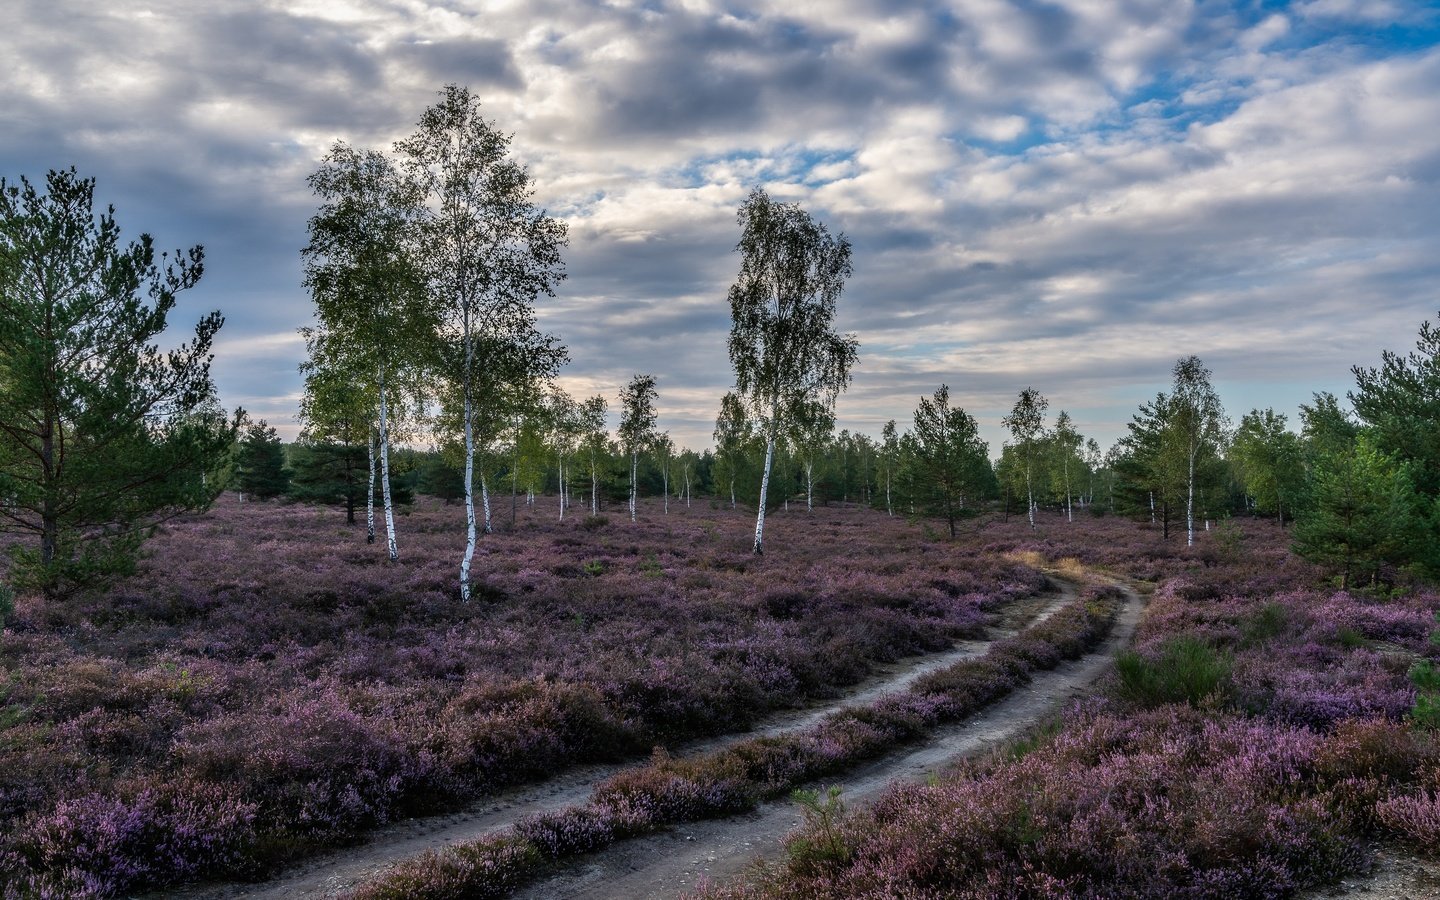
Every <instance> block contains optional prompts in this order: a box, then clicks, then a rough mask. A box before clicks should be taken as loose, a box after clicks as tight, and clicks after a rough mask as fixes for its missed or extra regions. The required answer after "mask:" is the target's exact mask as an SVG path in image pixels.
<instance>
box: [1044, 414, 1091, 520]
mask: <svg viewBox="0 0 1440 900" xmlns="http://www.w3.org/2000/svg"><path fill="white" fill-rule="evenodd" d="M1050 442H1051V446H1052V447H1053V448H1054V451H1055V468H1056V470H1057V471H1056V474H1057V475H1059V476H1060V477H1059V485H1058V487H1060V488H1061V489H1062V490H1064V492H1065V521H1067V522H1074V521H1075V507H1074V505H1073V497H1072V494H1071V486H1070V474H1071V471H1072V470H1078V469H1079V466H1080V465H1081V463H1080V448H1081V447H1082V446H1083V445H1084V442H1085V441H1084V438H1082V437H1081V436H1080V433H1079V432H1077V431H1076V430H1075V423H1074V422H1072V421H1071V419H1070V414H1069V413H1068V412H1066V411H1065V410H1063V409H1062V410H1060V415H1058V416H1056V417H1055V430H1054V431H1052V432H1051V433H1050ZM1077 474H1078V471H1077Z"/></svg>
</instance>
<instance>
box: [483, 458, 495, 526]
mask: <svg viewBox="0 0 1440 900" xmlns="http://www.w3.org/2000/svg"><path fill="white" fill-rule="evenodd" d="M480 508H481V509H482V510H484V511H485V527H484V531H485V533H486V534H490V533H492V532H493V531H494V530H495V524H494V523H493V522H492V521H491V520H490V485H489V484H488V483H487V482H486V481H485V472H484V471H483V470H482V471H481V472H480Z"/></svg>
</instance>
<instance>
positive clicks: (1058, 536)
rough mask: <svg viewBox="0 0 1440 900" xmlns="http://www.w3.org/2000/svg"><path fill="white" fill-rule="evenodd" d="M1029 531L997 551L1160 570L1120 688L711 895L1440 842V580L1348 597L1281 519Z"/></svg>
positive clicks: (825, 819)
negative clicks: (1437, 722)
mask: <svg viewBox="0 0 1440 900" xmlns="http://www.w3.org/2000/svg"><path fill="white" fill-rule="evenodd" d="M996 530H998V531H1005V530H1004V529H992V533H993V532H994V531H996ZM1127 532H1128V533H1127ZM1008 533H1009V535H1010V536H1008V537H1003V538H997V539H996V540H993V541H991V542H990V543H989V544H988V547H989V549H991V550H1012V551H1013V550H1017V549H1018V550H1022V551H1034V552H1036V553H1040V554H1044V555H1047V556H1049V555H1054V554H1066V555H1073V556H1076V557H1078V558H1080V559H1083V560H1085V561H1086V562H1088V563H1090V564H1092V565H1097V566H1103V567H1105V568H1107V569H1109V570H1111V571H1115V572H1121V573H1125V574H1128V575H1130V576H1131V577H1135V578H1143V579H1146V580H1152V581H1154V582H1155V583H1156V584H1157V585H1158V589H1157V590H1156V591H1155V593H1154V595H1153V596H1152V598H1151V600H1150V603H1149V605H1148V608H1147V611H1146V615H1145V618H1144V620H1143V622H1142V624H1141V627H1140V629H1139V631H1138V635H1137V641H1136V646H1135V648H1134V650H1133V651H1131V652H1128V653H1125V654H1122V655H1121V656H1120V658H1119V660H1118V664H1117V667H1116V672H1115V673H1114V674H1113V675H1112V676H1111V677H1110V678H1109V679H1108V680H1107V681H1106V682H1105V684H1104V690H1103V691H1102V692H1100V694H1099V696H1096V697H1094V698H1092V699H1090V700H1087V701H1085V702H1081V703H1077V704H1075V705H1073V706H1072V707H1071V708H1070V709H1069V710H1068V711H1067V713H1066V714H1065V716H1064V717H1063V720H1062V721H1060V722H1057V723H1056V724H1055V725H1053V726H1052V727H1051V728H1049V729H1047V730H1046V731H1045V732H1043V733H1041V734H1039V735H1038V736H1036V737H1033V738H1030V739H1027V740H1025V741H1023V742H1020V743H1019V744H1015V745H1012V746H1010V747H1008V748H1003V749H1001V750H1000V751H999V752H994V753H990V754H983V755H980V756H978V757H975V758H973V759H971V760H970V761H968V762H967V763H966V764H964V765H962V766H961V767H959V769H958V770H957V771H955V772H953V773H951V774H950V775H948V776H946V777H944V778H940V779H932V780H930V781H929V782H928V783H915V782H903V783H896V784H894V785H893V786H891V788H890V789H889V790H888V791H886V792H884V793H883V794H881V795H880V796H879V797H878V799H875V800H874V801H873V802H871V803H869V804H866V805H865V806H864V807H863V808H856V809H853V810H845V809H843V797H842V798H840V800H841V801H842V802H840V803H831V804H828V805H827V806H824V807H816V808H814V809H812V810H810V811H809V812H808V814H807V819H808V822H807V825H806V826H805V827H803V828H801V829H800V830H799V831H798V832H796V833H794V834H792V835H791V836H790V837H789V838H788V841H787V845H786V852H785V853H783V854H781V855H779V856H777V857H776V858H774V859H772V860H771V862H770V864H769V865H768V866H767V868H766V869H765V870H764V872H763V873H762V874H761V875H758V876H753V877H750V878H748V879H742V880H739V881H730V882H727V883H712V884H711V885H709V886H708V887H706V888H705V889H703V890H701V891H700V892H699V895H698V896H700V897H703V898H707V900H720V898H725V900H738V898H747V900H753V898H771V897H842V896H886V897H942V896H943V897H967V898H990V897H1015V898H1020V897H1025V898H1032V897H1215V898H1220V897H1285V896H1293V895H1295V894H1296V893H1297V892H1300V891H1302V890H1304V889H1306V888H1312V887H1315V886H1318V885H1323V884H1327V883H1333V882H1335V881H1337V880H1338V879H1340V878H1341V877H1342V876H1345V875H1353V874H1356V873H1362V874H1363V873H1365V872H1366V871H1367V870H1368V869H1369V867H1370V866H1371V864H1372V859H1373V852H1374V848H1375V846H1376V845H1377V843H1381V842H1385V841H1394V840H1399V841H1402V842H1404V843H1407V844H1409V845H1411V846H1412V847H1413V848H1415V849H1418V850H1419V851H1420V852H1421V853H1422V854H1424V853H1433V852H1434V851H1436V850H1440V827H1437V822H1440V795H1437V790H1440V750H1437V747H1436V742H1435V740H1434V737H1433V733H1432V732H1430V731H1429V730H1427V729H1426V728H1424V727H1420V726H1421V725H1422V724H1425V723H1424V722H1420V723H1417V722H1414V721H1412V710H1413V708H1414V707H1415V703H1416V690H1415V687H1414V686H1413V684H1412V682H1411V679H1410V678H1409V677H1407V673H1409V672H1410V671H1411V670H1412V667H1413V666H1415V665H1416V664H1417V662H1418V661H1420V660H1423V659H1431V660H1433V659H1435V658H1436V657H1437V656H1440V647H1437V642H1436V641H1435V640H1433V639H1432V638H1431V634H1432V632H1433V631H1434V629H1435V626H1436V622H1435V610H1436V608H1437V606H1440V597H1437V595H1436V594H1435V593H1434V592H1433V591H1432V590H1430V589H1428V588H1424V589H1421V588H1417V587H1414V586H1412V587H1409V588H1402V589H1399V590H1397V591H1394V592H1393V596H1386V597H1374V596H1360V595H1357V594H1351V593H1345V592H1337V591H1335V590H1334V589H1333V587H1332V586H1330V585H1328V584H1327V583H1326V582H1325V581H1324V580H1323V579H1322V578H1320V577H1319V575H1318V573H1317V572H1316V571H1315V570H1313V569H1311V568H1310V567H1309V566H1307V565H1306V564H1304V563H1301V562H1299V561H1298V560H1296V559H1295V558H1294V557H1293V556H1291V555H1290V553H1289V552H1288V549H1287V542H1286V541H1285V539H1284V538H1285V536H1284V535H1283V534H1282V533H1280V531H1279V529H1278V528H1276V527H1275V526H1274V525H1273V524H1270V523H1259V522H1253V521H1250V522H1244V523H1243V524H1239V525H1235V526H1227V527H1226V528H1225V529H1224V530H1222V531H1218V532H1212V533H1211V534H1210V535H1207V536H1206V537H1207V538H1208V540H1206V541H1204V542H1202V543H1200V544H1199V545H1198V546H1197V548H1195V549H1194V550H1192V551H1185V550H1173V551H1172V550H1169V549H1168V548H1166V547H1164V546H1162V545H1159V544H1157V543H1156V542H1155V535H1154V534H1153V533H1152V532H1150V531H1149V530H1148V529H1146V528H1143V527H1140V526H1135V525H1132V524H1129V523H1105V524H1097V523H1085V524H1084V525H1083V526H1082V525H1080V524H1079V523H1077V524H1076V525H1075V526H1071V527H1066V526H1063V525H1062V524H1060V523H1056V524H1053V525H1050V526H1049V527H1046V528H1044V529H1043V533H1042V535H1041V536H1039V537H1036V538H1028V537H1026V536H1025V535H1023V534H1019V533H1017V532H1015V531H1014V530H1013V529H1011V530H1009V532H1008ZM1418 718H1419V719H1421V720H1425V716H1424V713H1423V703H1422V711H1421V712H1420V715H1419V716H1418ZM1429 721H1432V722H1433V719H1431V720H1429ZM1414 890H1416V887H1415V886H1414V885H1409V886H1402V887H1401V889H1400V893H1399V894H1396V896H1419V895H1420V894H1417V893H1412V891H1414ZM1387 896H1388V895H1387Z"/></svg>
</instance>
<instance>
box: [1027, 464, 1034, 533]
mask: <svg viewBox="0 0 1440 900" xmlns="http://www.w3.org/2000/svg"><path fill="white" fill-rule="evenodd" d="M1025 512H1026V515H1028V516H1029V517H1030V527H1031V529H1034V527H1035V488H1034V487H1032V486H1031V484H1030V464H1029V463H1028V462H1027V463H1026V464H1025Z"/></svg>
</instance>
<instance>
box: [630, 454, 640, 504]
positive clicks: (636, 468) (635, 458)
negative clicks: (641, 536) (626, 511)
mask: <svg viewBox="0 0 1440 900" xmlns="http://www.w3.org/2000/svg"><path fill="white" fill-rule="evenodd" d="M639 477H640V451H639V450H631V451H630V521H632V522H633V521H635V501H636V500H637V499H638V498H639V496H640V492H639V490H638V485H637V484H636V483H635V479H636V478H639Z"/></svg>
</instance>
